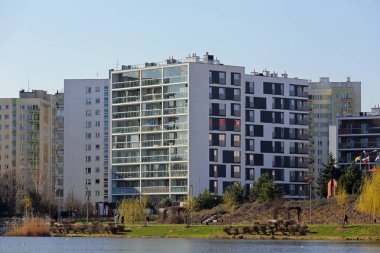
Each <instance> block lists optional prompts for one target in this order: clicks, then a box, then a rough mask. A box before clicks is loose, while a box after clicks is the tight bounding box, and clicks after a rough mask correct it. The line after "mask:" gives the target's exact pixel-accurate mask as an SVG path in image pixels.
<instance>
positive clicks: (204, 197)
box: [193, 189, 220, 211]
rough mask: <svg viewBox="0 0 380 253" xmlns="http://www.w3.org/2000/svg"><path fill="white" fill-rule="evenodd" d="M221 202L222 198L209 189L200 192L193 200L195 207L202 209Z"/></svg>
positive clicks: (198, 209)
mask: <svg viewBox="0 0 380 253" xmlns="http://www.w3.org/2000/svg"><path fill="white" fill-rule="evenodd" d="M219 203H220V198H219V197H218V195H217V194H216V193H213V194H211V193H210V192H209V191H208V190H207V189H206V190H205V191H204V192H203V193H201V194H199V195H198V196H197V197H195V198H194V200H193V205H194V209H195V210H196V211H200V210H203V209H211V208H213V207H215V206H217V205H218V204H219Z"/></svg>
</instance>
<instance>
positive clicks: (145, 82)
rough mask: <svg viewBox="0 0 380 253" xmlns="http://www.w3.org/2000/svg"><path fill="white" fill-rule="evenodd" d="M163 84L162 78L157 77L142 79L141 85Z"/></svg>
mask: <svg viewBox="0 0 380 253" xmlns="http://www.w3.org/2000/svg"><path fill="white" fill-rule="evenodd" d="M158 84H162V79H161V78H157V79H146V80H142V81H141V86H151V85H158Z"/></svg>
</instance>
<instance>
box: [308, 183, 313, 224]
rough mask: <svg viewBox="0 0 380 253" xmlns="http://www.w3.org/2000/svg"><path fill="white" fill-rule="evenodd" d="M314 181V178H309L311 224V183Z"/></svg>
mask: <svg viewBox="0 0 380 253" xmlns="http://www.w3.org/2000/svg"><path fill="white" fill-rule="evenodd" d="M312 183H313V178H311V177H310V178H309V224H311V184H312Z"/></svg>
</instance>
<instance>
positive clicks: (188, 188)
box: [110, 53, 308, 203]
mask: <svg viewBox="0 0 380 253" xmlns="http://www.w3.org/2000/svg"><path fill="white" fill-rule="evenodd" d="M110 82H111V91H110V101H111V107H110V122H111V124H110V127H111V129H110V132H111V134H110V143H111V148H110V157H111V166H112V172H111V175H110V177H112V186H111V187H112V201H113V202H114V201H117V200H119V199H121V198H123V197H126V196H138V195H140V194H143V195H147V196H149V198H150V200H151V202H153V203H158V202H159V201H160V200H161V199H163V198H168V197H169V198H171V199H172V200H173V201H181V200H183V199H184V198H185V197H188V196H191V195H193V196H196V195H198V194H199V193H201V192H203V191H204V190H205V189H209V190H210V191H211V192H216V193H218V194H219V195H221V194H222V193H223V190H224V189H225V188H226V187H227V186H228V185H230V184H233V183H235V182H238V183H239V184H241V185H242V186H247V187H249V185H251V184H252V183H253V182H254V181H255V180H257V178H258V177H259V176H260V175H261V174H263V173H269V175H270V176H271V177H273V179H274V180H275V182H276V183H278V184H279V185H280V186H281V187H282V188H283V191H284V193H285V195H286V196H287V197H292V198H299V197H303V196H304V195H305V194H306V192H305V190H306V187H307V182H306V181H305V177H304V176H305V175H306V173H307V172H308V163H307V158H308V153H307V144H308V138H307V135H308V134H307V119H308V109H307V93H306V88H307V86H308V83H307V81H306V80H302V79H296V78H287V75H286V74H284V75H283V76H282V77H279V76H277V74H273V73H272V74H271V73H269V72H265V73H253V74H245V68H244V67H239V66H229V65H223V64H220V62H219V61H218V60H216V59H215V58H214V57H213V56H212V55H209V54H207V53H206V55H205V56H204V57H203V58H202V59H201V58H200V57H199V56H196V55H192V56H189V57H187V58H186V59H185V60H176V59H173V58H170V59H168V60H167V61H165V62H163V63H145V64H144V65H140V66H131V65H128V66H122V69H121V70H111V72H110ZM206 109H207V110H206Z"/></svg>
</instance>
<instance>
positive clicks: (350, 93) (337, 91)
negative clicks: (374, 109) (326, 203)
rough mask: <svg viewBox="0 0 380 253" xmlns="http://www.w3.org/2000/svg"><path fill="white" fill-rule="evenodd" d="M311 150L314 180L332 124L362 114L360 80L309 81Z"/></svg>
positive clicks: (323, 162) (324, 160) (319, 168)
mask: <svg viewBox="0 0 380 253" xmlns="http://www.w3.org/2000/svg"><path fill="white" fill-rule="evenodd" d="M309 98H310V99H309V106H310V107H309V112H310V120H309V148H310V149H309V152H310V156H311V160H310V164H309V165H310V166H309V169H310V172H311V174H312V175H313V178H314V182H315V181H316V179H317V178H318V175H319V172H320V170H321V168H322V167H323V164H326V163H327V158H328V152H329V126H331V125H336V118H338V117H342V116H347V115H359V113H360V110H361V82H352V81H351V80H350V78H349V77H348V78H347V80H346V81H345V82H331V81H330V79H329V78H328V77H321V78H320V80H319V82H310V83H309Z"/></svg>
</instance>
